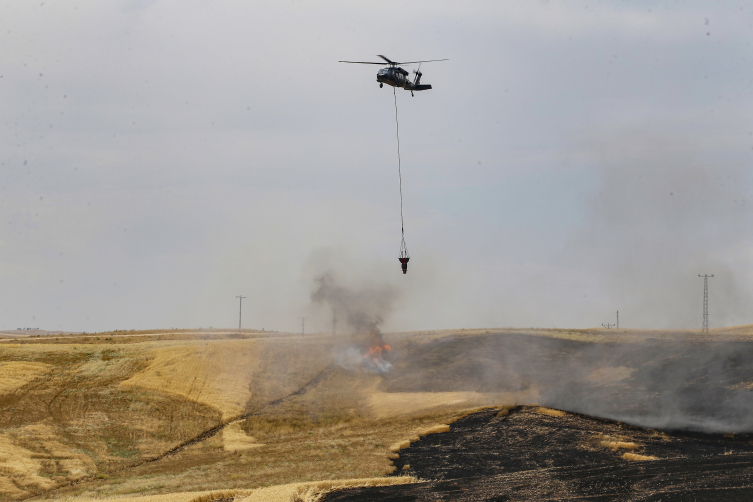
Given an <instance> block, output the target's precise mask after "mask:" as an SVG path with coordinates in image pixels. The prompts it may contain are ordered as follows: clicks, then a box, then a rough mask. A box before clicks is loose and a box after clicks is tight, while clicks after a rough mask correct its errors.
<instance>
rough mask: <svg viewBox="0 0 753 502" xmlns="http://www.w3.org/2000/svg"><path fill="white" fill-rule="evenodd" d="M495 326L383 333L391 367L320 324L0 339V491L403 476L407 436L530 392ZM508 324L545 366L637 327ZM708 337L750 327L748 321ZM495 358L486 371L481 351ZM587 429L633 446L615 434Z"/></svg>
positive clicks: (258, 484)
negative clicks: (342, 359) (384, 368)
mask: <svg viewBox="0 0 753 502" xmlns="http://www.w3.org/2000/svg"><path fill="white" fill-rule="evenodd" d="M507 333H512V330H496V331H491V332H490V330H460V331H443V332H420V333H410V334H394V335H388V336H387V337H386V338H387V341H388V342H389V344H390V345H391V346H392V347H393V351H392V353H391V355H390V357H391V358H392V362H393V363H394V369H393V371H392V372H390V373H389V374H385V375H382V374H377V373H372V372H369V371H365V370H358V369H352V368H351V369H346V368H343V367H341V366H339V365H338V364H337V356H336V354H337V350H335V349H336V347H340V346H343V345H349V346H359V344H360V343H361V342H362V341H363V340H361V339H345V338H341V337H338V338H333V337H330V336H324V335H313V336H307V337H305V338H301V337H299V336H293V335H290V334H282V333H269V332H266V333H265V332H252V331H244V332H227V331H225V332H220V331H211V332H209V331H196V330H193V331H189V330H184V331H173V330H170V331H162V332H157V331H152V332H127V331H125V332H112V333H95V334H70V335H65V336H62V335H59V336H57V335H56V336H46V337H45V336H32V337H28V338H19V337H16V338H14V339H12V340H4V341H3V342H2V343H0V411H1V413H0V424H1V426H0V500H20V499H27V498H34V499H35V500H40V499H63V500H101V499H112V500H133V501H141V500H143V501H147V500H150V501H152V500H153V501H165V502H167V501H172V500H175V501H178V500H180V501H188V500H213V498H212V497H214V498H221V496H220V495H221V494H225V495H222V496H235V497H236V500H316V499H317V497H319V495H320V494H321V493H323V492H324V491H326V490H328V489H331V488H332V487H336V486H345V485H346V484H348V483H356V484H357V483H362V484H363V483H366V484H368V483H399V482H411V479H410V478H409V477H406V478H394V477H390V478H384V476H385V475H386V474H388V473H391V472H393V471H394V469H395V468H394V467H393V465H392V460H393V459H394V458H396V455H398V453H396V452H399V451H400V450H401V449H402V448H405V447H407V446H408V445H410V443H411V442H412V441H416V440H417V439H418V438H419V437H420V436H422V435H425V434H431V433H437V432H443V431H446V430H447V425H446V424H449V423H451V422H452V421H454V420H456V419H458V418H459V417H461V416H463V415H465V414H467V413H468V410H471V409H476V408H478V407H484V406H498V407H503V406H504V405H513V404H528V403H537V402H542V401H541V399H542V396H543V394H542V390H545V387H544V386H545V384H546V379H545V378H543V379H539V380H536V378H538V377H535V376H531V377H527V376H526V377H525V379H523V380H520V379H517V378H512V377H511V376H510V375H508V374H507V373H504V371H506V370H505V368H507V367H508V366H511V362H506V361H504V360H502V359H503V358H504V355H505V354H507V353H508V352H509V351H510V350H511V349H510V348H509V347H508V346H507V345H505V346H504V347H502V346H500V347H501V348H499V347H498V348H496V349H494V350H496V352H494V351H490V347H492V348H493V347H496V346H494V345H493V343H496V342H495V340H497V339H500V340H502V339H504V340H508V338H509V337H507ZM515 333H516V335H515V336H516V337H518V338H514V339H513V338H510V340H513V341H514V340H518V339H519V338H520V337H522V339H526V338H527V337H530V338H531V339H534V338H535V339H536V340H544V341H546V340H550V341H551V342H545V343H544V342H542V343H543V345H544V346H547V347H549V346H550V345H551V347H553V348H551V350H550V349H547V350H550V352H551V354H550V353H549V352H547V353H546V354H544V355H540V354H536V353H530V354H529V357H530V358H531V361H542V362H543V363H544V367H546V366H547V365H549V366H551V363H550V362H547V361H548V359H547V358H550V357H555V359H554V360H557V358H559V357H560V356H558V355H557V354H558V352H557V351H561V350H564V349H561V348H560V345H559V344H561V343H570V344H576V345H577V346H578V347H580V346H598V345H601V344H608V343H613V341H614V340H615V338H616V337H617V338H622V339H623V341H624V340H627V341H628V342H629V343H632V342H634V341H636V342H637V341H641V340H643V339H644V338H646V337H649V336H650V334H649V333H645V332H623V331H621V332H620V333H619V334H616V333H614V332H612V333H609V332H606V331H605V330H596V329H595V330H516V331H515ZM521 333H522V334H521ZM675 335H676V334H673V333H671V332H667V333H659V334H654V338H655V337H660V338H661V337H672V336H675ZM693 336H694V337H696V336H700V335H696V334H693ZM709 336H710V337H728V338H730V339H735V340H747V339H749V338H750V336H751V329H750V327H748V328H745V327H737V328H730V329H728V330H727V331H725V332H721V330H720V331H719V332H716V333H715V332H714V331H713V330H712V333H711V334H710V335H709ZM490 340H491V342H490ZM490 343H492V345H490ZM505 343H508V342H505ZM510 343H512V342H510ZM515 343H518V342H515ZM537 343H539V342H537ZM547 344H549V345H547ZM584 344H585V345H584ZM485 358H486V359H485ZM495 358H497V359H500V358H502V359H500V364H496V363H495V364H494V366H493V371H492V370H490V369H489V368H492V366H484V365H483V364H482V363H484V361H486V360H487V359H488V360H492V361H496V359H495ZM508 363H509V364H508ZM526 364H528V363H526ZM497 366H499V368H497ZM528 366H530V365H528ZM482 370H483V371H482ZM510 371H511V370H510ZM584 371H585V370H584ZM639 373H640V370H639V369H637V368H636V366H635V365H634V364H633V363H631V362H630V361H628V360H625V361H617V362H609V364H606V363H604V364H600V365H595V366H594V365H592V366H591V367H588V368H587V371H585V372H584V373H583V375H582V381H583V382H585V383H586V384H588V385H592V386H593V388H594V389H603V388H609V389H612V388H615V387H614V386H616V385H622V384H623V383H624V382H626V381H627V380H629V379H630V378H632V377H634V376H635V375H638V374H639ZM749 380H750V379H748V380H745V381H744V382H742V381H741V382H731V383H730V386H731V387H730V388H733V387H732V386H734V385H737V386H738V387H741V388H744V386H745V384H746V382H748V381H749ZM747 390H748V389H747V388H745V391H747ZM741 392H742V391H741ZM505 412H506V411H505V409H502V411H501V412H500V414H504V413H505ZM538 412H539V413H543V414H546V415H548V416H553V417H556V416H559V414H560V413H562V412H560V411H558V410H553V409H550V408H544V407H540V408H538ZM207 431H209V432H208V433H206V434H203V435H202V433H205V432H207ZM197 437H198V440H195V439H196V438H197ZM194 440H195V441H194ZM595 441H597V442H598V443H599V444H600V446H601V447H603V448H610V449H613V450H615V451H621V452H624V458H625V459H626V460H642V458H641V455H640V454H638V453H635V452H634V451H632V450H634V449H635V447H634V445H631V444H629V442H626V441H622V440H621V438H619V437H603V438H599V439H598V440H595ZM261 489H265V490H266V491H265V492H262V491H259V490H261ZM273 493H275V494H276V495H273ZM265 494H266V495H265ZM207 497H209V498H207Z"/></svg>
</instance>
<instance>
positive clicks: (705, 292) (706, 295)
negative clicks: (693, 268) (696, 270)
mask: <svg viewBox="0 0 753 502" xmlns="http://www.w3.org/2000/svg"><path fill="white" fill-rule="evenodd" d="M698 277H703V324H702V325H701V331H702V332H704V333H708V332H709V277H714V274H711V275H701V274H698Z"/></svg>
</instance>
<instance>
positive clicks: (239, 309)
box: [236, 296, 245, 329]
mask: <svg viewBox="0 0 753 502" xmlns="http://www.w3.org/2000/svg"><path fill="white" fill-rule="evenodd" d="M236 298H240V300H238V329H241V307H242V305H243V299H244V298H245V296H236Z"/></svg>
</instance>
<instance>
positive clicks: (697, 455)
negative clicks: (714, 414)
mask: <svg viewBox="0 0 753 502" xmlns="http://www.w3.org/2000/svg"><path fill="white" fill-rule="evenodd" d="M497 414H498V412H497V411H496V410H490V411H484V412H480V413H476V414H473V415H470V416H468V417H465V418H463V419H461V420H459V421H458V422H456V423H454V424H452V426H451V430H450V432H446V433H441V434H433V435H430V436H426V437H424V438H422V439H421V440H420V441H418V442H416V443H414V444H413V445H412V446H411V447H410V448H408V449H406V450H402V451H401V452H400V458H399V459H396V460H395V462H394V464H395V466H396V467H397V470H396V471H395V474H411V475H413V476H417V477H419V478H420V479H428V480H431V481H426V482H422V483H417V484H412V485H401V486H391V487H377V488H362V489H355V490H347V491H343V492H339V493H334V494H331V495H329V496H327V497H326V499H325V500H326V501H327V502H345V501H356V500H358V501H364V500H365V501H368V500H396V501H408V500H411V501H436V500H460V501H463V500H468V501H470V500H473V501H482V500H483V501H487V500H488V501H513V500H585V499H587V500H663V501H666V500H678V501H679V500H683V501H685V500H694V499H695V498H697V499H699V500H701V499H702V500H720V501H721V500H724V501H737V500H739V501H748V500H751V499H753V468H751V465H752V464H751V461H753V435H750V434H747V435H735V436H734V437H730V436H724V435H707V434H699V433H658V432H656V431H652V430H646V429H640V428H632V427H629V426H626V425H624V424H620V423H619V422H614V421H610V420H600V419H594V418H591V417H586V416H582V415H575V414H566V415H564V416H562V417H557V416H549V415H544V414H541V413H539V412H537V409H536V408H534V407H520V408H516V409H515V410H513V411H512V412H511V413H510V414H509V415H506V416H501V417H498V416H497ZM625 453H628V454H637V455H642V456H645V457H656V460H649V461H633V460H627V459H625V458H624V457H623V455H624V454H625Z"/></svg>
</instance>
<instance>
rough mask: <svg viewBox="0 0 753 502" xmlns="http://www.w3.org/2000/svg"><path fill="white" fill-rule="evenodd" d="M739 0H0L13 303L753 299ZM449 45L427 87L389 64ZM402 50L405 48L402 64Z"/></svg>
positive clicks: (477, 308) (452, 315)
mask: <svg viewBox="0 0 753 502" xmlns="http://www.w3.org/2000/svg"><path fill="white" fill-rule="evenodd" d="M751 40H753V5H751V4H750V3H749V2H745V1H718V2H706V1H696V2H691V1H682V2H677V1H674V2H648V1H647V2H640V1H630V2H624V1H610V2H604V1H601V2H592V1H555V0H552V1H517V2H504V1H499V0H494V1H488V2H485V1H465V2H429V1H425V2H404V1H399V2H398V1H381V2H362V1H358V2H355V1H349V2H345V1H322V2H310V1H305V0H292V1H274V2H261V1H254V2H240V1H238V2H230V1H214V2H207V1H201V2H200V1H193V0H188V1H186V0H182V1H177V0H171V1H163V0H154V1H150V0H133V1H126V0H114V1H108V2H102V1H94V0H64V1H63V0H60V1H58V0H44V1H34V2H30V1H23V2H22V1H20V0H16V1H11V2H8V3H6V4H5V5H3V7H2V10H1V11H0V53H1V54H2V58H0V75H2V79H0V97H1V98H2V99H0V127H2V129H0V130H1V131H2V133H1V134H0V223H1V224H0V229H1V230H0V280H2V288H0V295H1V296H0V319H1V320H2V322H0V328H2V329H13V328H17V327H39V328H42V329H64V330H80V331H94V330H107V329H147V328H170V327H208V326H213V327H232V326H234V325H237V315H238V303H237V302H238V301H237V299H236V298H235V297H236V296H237V295H244V296H246V297H247V299H246V300H244V327H249V328H259V329H260V328H266V329H274V330H289V331H294V330H297V329H299V326H300V321H299V318H300V317H301V316H307V317H308V318H309V321H307V330H308V329H311V330H328V329H329V314H328V313H327V312H324V311H323V310H322V309H321V308H320V306H317V305H312V303H311V300H310V294H311V292H312V291H313V290H314V289H315V278H316V277H317V276H319V275H321V274H323V273H325V272H331V273H332V274H333V275H334V276H335V277H337V280H338V281H340V282H341V283H342V284H344V285H346V286H347V287H350V288H353V290H354V291H358V290H359V289H361V288H370V287H381V286H384V285H387V286H391V287H392V288H393V290H394V291H395V295H396V298H395V306H394V308H393V309H392V311H390V312H389V313H387V316H386V319H385V325H384V329H386V330H413V329H436V328H462V327H466V328H470V327H497V326H519V327H528V326H536V327H554V326H557V327H591V326H599V325H600V324H601V323H606V322H613V320H614V313H615V311H616V310H620V320H621V324H622V325H623V326H626V327H635V328H698V327H700V324H701V306H702V288H703V280H702V279H700V278H698V277H697V276H698V274H714V275H715V277H714V278H713V279H710V322H711V326H712V327H714V326H720V325H735V324H748V323H753V313H751V312H753V310H751V308H750V305H751V300H753V268H752V267H753V241H752V239H751V230H752V229H753V191H752V187H751V182H752V181H753V169H751V168H752V166H753V118H751V117H753V114H752V113H751V112H753V106H751V105H753V70H751V68H753V67H752V66H751V59H753V53H752V52H751ZM377 54H384V55H386V56H387V57H389V58H392V59H394V60H402V61H412V60H416V59H441V58H449V61H445V62H437V63H428V64H424V65H423V66H422V68H421V70H422V71H423V73H424V76H423V80H422V83H428V84H432V85H433V87H434V88H433V90H431V91H426V92H421V93H416V96H415V97H413V98H412V97H411V96H410V93H408V92H407V91H404V90H398V91H397V103H398V108H399V116H400V140H401V154H402V172H403V193H404V204H405V206H404V207H405V232H406V233H405V238H406V243H407V245H408V248H409V250H410V253H411V261H410V266H409V271H408V274H407V275H405V276H404V275H402V274H401V273H400V264H399V263H398V260H397V256H398V251H399V245H400V213H399V207H400V206H399V204H400V201H399V193H398V173H397V152H396V141H395V117H394V104H393V95H392V88H390V87H388V86H385V87H384V88H383V89H380V88H379V86H378V84H377V82H376V72H377V70H378V69H379V68H380V67H379V66H375V65H349V64H342V63H338V62H337V61H338V60H341V59H346V60H356V61H375V60H376V59H375V58H376V55H377ZM406 68H407V69H411V68H413V67H406Z"/></svg>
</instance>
